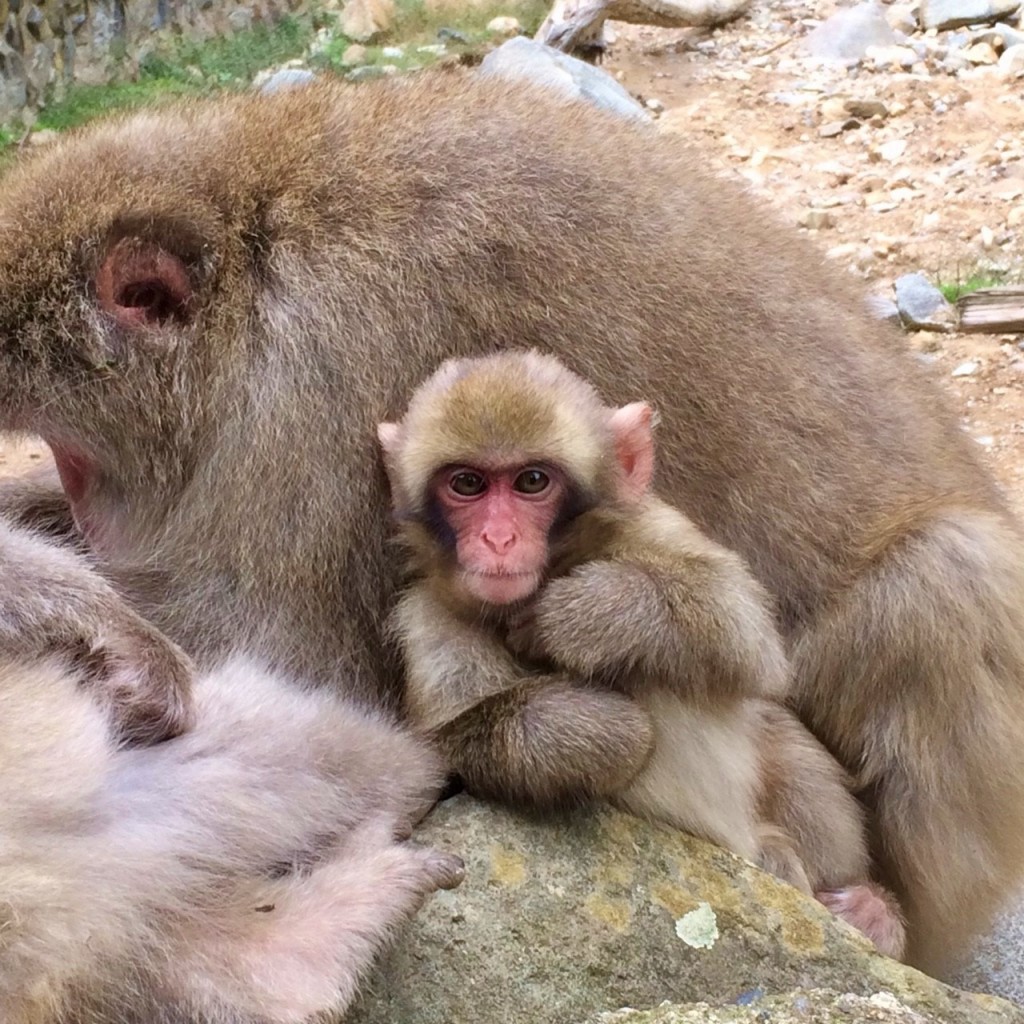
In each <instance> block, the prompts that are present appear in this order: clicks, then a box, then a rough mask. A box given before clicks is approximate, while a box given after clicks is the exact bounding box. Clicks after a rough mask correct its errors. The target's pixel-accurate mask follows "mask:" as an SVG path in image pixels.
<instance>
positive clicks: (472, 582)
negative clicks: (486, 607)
mask: <svg viewBox="0 0 1024 1024" xmlns="http://www.w3.org/2000/svg"><path fill="white" fill-rule="evenodd" d="M433 490H434V496H435V498H436V499H437V503H438V505H439V507H440V510H441V513H442V515H443V516H444V519H445V522H446V523H447V524H448V526H449V527H450V528H451V530H452V532H453V533H454V534H455V554H456V562H457V563H458V569H457V582H458V584H459V585H460V586H462V587H463V588H464V589H465V590H466V592H467V593H469V594H470V595H472V596H473V597H475V598H476V599H477V600H479V601H484V602H485V603H487V604H494V605H504V604H511V603H512V602H513V601H521V600H523V599H525V598H527V597H529V596H530V595H531V594H533V593H534V592H535V591H536V590H537V588H538V587H539V586H540V585H541V583H542V582H543V579H544V572H545V570H546V569H547V565H548V557H549V556H548V535H549V534H550V532H551V528H552V526H553V525H554V523H555V522H556V520H557V519H558V517H559V513H560V512H561V511H562V509H563V508H564V506H565V504H566V500H567V498H568V493H569V487H568V483H567V481H566V479H565V476H564V474H563V473H562V472H561V471H560V470H558V469H556V468H554V467H553V466H546V465H519V466H502V467H494V468H484V467H482V466H449V467H447V468H446V469H444V470H442V471H441V472H440V473H438V474H437V476H436V477H435V478H434V483H433Z"/></svg>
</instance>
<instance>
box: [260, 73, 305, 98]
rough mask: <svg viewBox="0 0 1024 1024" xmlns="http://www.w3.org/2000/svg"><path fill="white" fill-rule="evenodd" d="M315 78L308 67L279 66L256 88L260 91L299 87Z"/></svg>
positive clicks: (278, 90) (268, 92)
mask: <svg viewBox="0 0 1024 1024" xmlns="http://www.w3.org/2000/svg"><path fill="white" fill-rule="evenodd" d="M315 80H316V75H315V74H313V72H312V71H310V70H309V68H279V69H278V70H277V71H275V72H274V73H273V74H272V75H271V76H270V77H269V78H267V80H266V81H264V82H262V83H261V84H260V85H259V86H258V88H259V91H260V92H262V93H266V94H268V95H269V94H270V93H275V92H280V91H281V90H282V89H300V88H302V87H303V86H305V85H309V83H310V82H313V81H315Z"/></svg>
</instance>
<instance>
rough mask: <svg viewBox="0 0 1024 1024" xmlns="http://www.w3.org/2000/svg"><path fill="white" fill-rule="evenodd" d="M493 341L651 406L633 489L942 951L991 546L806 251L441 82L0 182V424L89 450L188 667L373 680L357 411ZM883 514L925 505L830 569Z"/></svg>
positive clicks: (130, 129) (380, 609) (972, 881)
mask: <svg viewBox="0 0 1024 1024" xmlns="http://www.w3.org/2000/svg"><path fill="white" fill-rule="evenodd" d="M126 237H129V238H131V237H142V238H144V239H146V240H149V241H150V242H151V243H152V244H155V245H157V246H159V247H162V248H163V249H166V250H167V251H169V252H171V253H173V254H175V255H176V256H177V257H178V258H180V259H181V260H182V261H183V262H184V265H185V266H187V268H188V275H189V280H190V281H191V282H192V293H191V296H190V298H189V300H188V302H186V303H184V304H182V305H180V306H179V307H178V308H177V309H176V311H175V316H173V317H170V318H168V319H167V320H166V321H165V322H164V323H163V324H162V325H159V326H151V327H144V328H140V329H138V330H137V331H134V332H132V331H123V330H119V329H114V328H113V327H112V326H111V324H110V323H109V322H108V321H107V320H106V319H105V318H104V317H103V316H101V315H100V314H99V313H98V311H97V306H96V299H95V294H96V293H95V284H96V278H97V273H98V270H99V268H100V266H101V265H102V263H103V261H104V259H105V258H107V257H108V255H109V253H110V252H111V250H112V247H113V246H114V245H115V243H116V242H117V241H118V240H119V239H121V238H126ZM509 345H525V346H537V347H540V348H543V349H545V350H547V351H550V352H553V353H555V354H556V355H558V356H559V357H560V358H562V359H563V360H564V361H565V362H566V363H567V364H568V365H569V366H570V368H573V369H576V370H578V371H580V372H581V373H583V374H584V375H585V376H586V377H587V378H588V379H590V380H592V381H593V382H594V383H595V384H596V385H597V386H598V388H599V389H600V390H601V392H602V393H603V394H604V395H606V396H607V397H608V399H609V400H611V401H614V402H621V401H625V400H628V399H629V398H631V397H633V396H635V395H640V394H642V395H646V396H648V397H649V398H650V399H651V400H652V401H653V402H654V403H655V404H656V406H657V407H658V409H659V410H660V412H661V415H662V418H663V422H662V427H661V431H660V435H659V436H660V448H661V451H662V452H663V454H664V458H663V460H662V465H661V469H660V475H659V491H660V492H661V493H663V494H664V495H665V496H666V497H667V498H668V499H669V500H670V501H671V502H672V503H673V504H676V505H678V506H679V507H680V508H682V509H683V510H684V511H685V513H686V514H687V516H688V517H689V518H691V519H692V520H693V522H694V523H695V525H696V526H697V528H698V529H699V530H701V531H702V532H703V533H705V534H706V535H708V536H709V537H711V538H712V539H714V540H715V541H716V542H718V543H720V544H722V545H723V546H724V547H726V548H728V549H731V550H735V551H736V552H738V553H739V554H740V555H741V556H742V557H743V558H745V559H746V560H747V562H748V563H749V565H750V567H751V569H752V570H753V573H754V575H755V576H756V577H757V578H758V579H759V580H760V582H761V583H762V584H763V585H764V586H765V588H766V589H767V590H768V591H769V593H770V594H771V595H772V597H773V598H774V599H775V602H776V606H777V608H778V621H779V625H780V627H781V629H782V631H783V633H784V636H785V639H786V641H787V643H788V644H789V645H791V646H792V648H793V651H794V656H795V670H796V673H795V696H796V700H797V702H798V705H799V708H800V711H801V713H802V714H803V715H804V716H806V718H807V719H808V720H809V721H810V722H811V723H812V725H813V727H814V728H815V730H816V731H817V734H818V736H819V738H821V739H823V740H824V741H825V742H826V744H827V745H828V747H829V749H830V750H832V752H833V753H835V754H836V755H837V756H839V757H840V758H841V760H842V762H843V764H844V766H845V767H846V768H847V769H848V770H850V771H851V772H853V773H855V774H856V775H857V777H858V779H860V780H861V781H862V782H863V784H864V791H865V794H866V796H867V797H868V798H869V799H870V800H871V802H872V808H873V812H874V816H873V821H872V829H873V831H874V834H875V836H876V838H877V844H878V846H879V848H880V849H882V850H884V851H885V854H886V863H887V866H888V870H889V879H890V881H891V882H892V883H893V884H894V885H895V886H896V887H897V889H898V890H899V892H900V894H901V896H902V897H904V898H905V900H906V902H907V906H908V908H909V912H910V924H911V934H912V936H913V948H912V950H911V957H912V959H913V960H914V962H916V963H918V964H919V965H921V966H925V967H927V968H929V969H932V970H941V969H944V968H946V967H948V965H949V964H950V962H951V961H952V960H954V959H955V958H956V957H957V956H958V955H960V954H962V953H963V952H964V950H965V948H966V945H967V943H968V942H969V938H970V935H971V934H972V933H973V932H974V931H975V930H977V929H979V928H983V927H985V925H986V924H987V923H988V922H989V921H990V920H991V917H992V914H993V911H994V909H995V908H996V906H998V905H999V904H1000V902H1001V901H1002V900H1003V899H1004V898H1005V896H1006V894H1007V893H1008V892H1010V891H1011V889H1012V888H1013V887H1014V886H1015V885H1016V884H1017V881H1018V879H1019V878H1020V874H1021V870H1022V864H1024V856H1022V852H1024V743H1022V742H1021V740H1022V732H1024V728H1022V722H1024V690H1022V679H1024V613H1022V594H1021V590H1022V580H1024V564H1022V559H1021V551H1022V545H1021V537H1020V533H1019V529H1018V527H1017V526H1016V524H1014V523H1013V522H1012V521H1011V520H1010V518H1009V516H1008V514H1007V511H1006V509H1005V506H1004V504H1003V502H1002V500H1001V498H1000V497H999V495H998V494H997V492H996V490H995V488H994V486H993V485H992V483H991V481H990V479H989V477H988V475H987V474H986V473H985V472H984V471H983V470H982V469H981V467H980V465H979V462H978V456H977V453H976V451H975V449H974V448H973V447H972V444H971V442H970V440H969V438H967V437H965V436H964V434H963V432H962V431H961V430H960V429H959V425H958V423H957V421H956V418H955V417H954V416H953V415H951V414H950V413H949V412H948V411H947V410H946V408H945V406H944V403H943V402H942V400H941V397H940V395H939V393H938V389H937V388H936V386H935V385H934V384H933V383H932V382H931V381H930V380H928V379H927V378H926V371H925V370H924V369H923V368H922V367H920V366H918V365H917V364H916V362H915V361H914V360H913V359H912V357H911V356H910V355H909V354H908V353H907V352H906V351H905V350H904V348H903V346H902V345H901V344H900V343H899V341H898V339H897V337H896V335H895V333H893V332H892V330H891V329H890V328H888V327H886V326H884V325H880V324H877V323H872V322H871V321H870V320H869V318H868V317H867V316H866V315H865V313H864V311H863V301H862V294H861V292H860V290H859V289H858V288H857V287H856V286H855V285H854V284H853V283H852V282H849V281H847V280H846V279H845V277H844V276H843V275H842V274H840V273H839V272H838V271H834V270H833V269H832V268H830V267H829V266H828V265H827V263H826V261H824V260H822V258H821V255H820V252H819V251H818V250H817V249H816V248H815V247H814V246H813V245H811V244H810V243H808V242H806V241H803V240H801V239H799V238H798V237H797V236H796V233H795V232H792V231H790V230H789V229H786V228H785V227H783V226H782V225H781V224H780V223H779V222H778V220H777V219H776V218H774V217H773V216H771V215H770V214H768V213H766V212H765V211H764V210H763V209H761V208H759V207H758V204H757V201H756V200H755V199H754V198H753V197H751V196H749V195H746V194H744V193H743V190H742V188H740V187H738V186H737V185H735V184H733V183H731V182H727V181H722V180H718V179H717V178H715V177H713V176H712V175H710V174H709V173H708V172H707V171H706V160H705V158H704V157H703V156H702V155H701V154H700V153H699V152H695V151H692V150H690V149H688V148H687V147H686V146H685V145H684V144H683V143H682V142H681V141H680V140H679V139H678V138H671V137H667V136H666V137H652V136H651V134H650V133H647V132H638V131H636V130H635V129H634V128H633V127H632V126H630V125H628V124H624V123H620V122H619V121H617V120H616V119H615V118H614V117H613V116H611V115H609V114H606V113H603V112H601V111H598V110H594V109H590V108H588V107H587V106H585V105H582V104H578V103H572V102H566V101H564V100H562V99H561V98H559V97H555V96H551V95H548V94H546V93H544V92H543V91H541V90H537V89H532V88H529V87H527V86H524V85H522V84H520V83H518V82H517V83H509V82H506V81H503V80H499V79H491V80H488V81H483V80H471V79H470V78H468V77H460V76H455V75H445V74H440V73H439V74H426V73H425V74H423V75H419V76H416V77H415V80H409V81H401V82H384V83H372V84H368V85H366V86H362V87H360V88H359V89H351V88H349V87H347V86H343V85H337V86H334V85H329V84H324V85H317V86H313V87H311V88H309V89H305V90H299V91H295V92H281V93H278V94H276V95H273V96H241V97H231V98H227V99H221V100H217V101H214V102H200V101H197V102H194V103H187V104H183V105H182V106H180V107H175V108H171V109H168V110H164V111H161V112H159V113H140V114H134V115H131V116H128V117H124V118H121V119H117V120H114V121H112V122H109V123H107V124H105V125H102V126H98V127H95V128H91V129H89V130H87V131H85V132H83V133H81V134H79V135H78V136H76V137H72V138H69V139H67V140H66V141H61V142H60V143H58V144H57V145H55V146H52V147H47V149H46V151H45V152H39V153H35V154H33V155H31V156H30V157H29V158H28V159H27V160H26V162H25V164H24V166H23V167H19V168H16V169H14V170H13V171H11V172H10V173H8V174H7V175H6V176H5V178H4V180H3V182H2V183H0V423H2V424H3V426H5V427H9V428H20V429H24V430H33V431H37V432H40V433H42V434H43V436H44V437H46V438H48V439H49V440H51V441H55V442H59V441H61V440H62V439H63V440H66V441H68V440H70V441H74V442H76V443H78V444H80V445H81V446H83V447H85V448H87V449H88V450H89V451H90V452H92V453H93V454H94V456H95V457H96V458H97V459H98V460H99V461H100V463H101V464H102V469H103V472H102V474H101V475H100V476H99V477H98V479H97V481H96V483H95V488H94V490H95V493H94V494H93V496H92V501H91V504H90V509H91V513H92V515H93V516H94V517H95V520H96V523H97V526H96V527H94V529H93V536H94V537H96V538H97V540H95V541H94V542H93V546H94V549H95V550H96V551H97V552H98V553H99V554H100V555H101V556H102V558H103V561H104V564H105V569H106V571H109V572H112V573H114V572H118V573H119V572H124V571H128V574H129V576H132V574H133V573H138V572H142V571H143V570H144V571H145V572H146V573H150V572H152V573H156V574H158V578H159V579H160V581H161V585H160V587H159V588H158V589H157V590H156V591H155V592H153V593H152V594H151V595H149V596H147V597H146V599H145V600H142V601H139V603H138V607H139V608H140V609H142V610H143V612H144V613H145V614H147V615H148V616H150V617H152V618H153V620H154V621H155V622H157V624H158V625H160V626H161V627H163V628H165V629H166V630H167V631H168V632H169V633H170V635H171V636H172V637H173V638H174V639H175V640H176V641H178V642H179V643H181V644H182V645H183V646H184V647H185V649H186V650H187V651H188V652H189V653H190V654H191V655H192V656H193V657H195V658H197V659H198V661H199V662H200V664H203V663H205V662H207V661H208V660H209V659H210V658H211V657H214V656H216V655H218V654H223V653H224V652H225V651H227V650H229V649H232V648H234V647H236V646H238V644H239V643H242V644H243V645H244V644H252V645H253V648H254V649H257V650H258V651H259V652H262V653H264V654H265V655H266V656H267V658H268V659H269V660H270V661H271V662H272V663H273V664H276V665H286V666H287V665H292V666H294V667H295V668H296V670H297V671H298V672H299V674H301V675H303V676H308V677H309V678H311V679H317V680H320V681H322V682H328V681H332V680H335V679H343V680H344V681H345V682H344V685H345V686H346V687H347V688H348V689H349V691H350V692H352V693H353V694H357V695H361V696H362V697H363V698H364V699H367V700H373V701H383V702H387V701H389V700H392V699H393V697H394V694H395V693H396V692H397V687H398V684H399V681H400V673H399V672H398V666H397V664H396V663H395V662H394V661H392V660H388V659H385V658H384V657H382V655H381V637H382V630H383V624H384V621H385V618H386V615H387V612H388V609H389V608H390V606H391V603H392V601H393V598H394V593H395V586H396V582H397V578H398V577H397V572H396V564H395V560H394V558H393V557H392V556H391V555H390V553H389V552H388V549H387V546H386V540H385V537H386V533H387V531H386V529H385V528H384V525H383V522H384V517H385V514H386V509H387V503H386V489H385V486H384V476H383V473H382V472H381V471H380V469H379V468H376V464H377V459H378V456H377V453H376V450H375V445H374V427H375V425H376V424H377V423H378V422H380V421H381V420H383V419H385V418H387V416H388V415H389V414H393V413H394V412H396V411H397V410H398V409H399V408H400V407H401V404H402V402H403V401H404V398H405V396H407V395H408V394H409V393H410V392H411V390H412V388H413V386H414V385H415V384H416V382H417V381H419V380H421V379H423V378H424V377H425V376H426V375H427V373H429V372H430V371H431V370H432V369H433V368H434V367H435V366H436V365H437V364H438V363H439V362H440V361H441V359H443V358H444V357H446V356H452V355H468V354H474V353H481V352H486V351H494V350H498V349H501V348H503V347H506V346H509ZM324 452H330V453H331V457H330V458H328V459H324V454H323V453H324ZM837 453H841V457H837ZM905 508H913V509H932V510H933V511H932V512H931V514H930V517H927V518H924V519H918V518H916V516H915V520H914V521H915V529H914V535H913V536H912V537H908V538H906V539H905V540H900V539H899V538H892V539H890V540H888V541H887V542H886V544H885V545H884V546H883V553H882V554H881V556H880V559H879V560H878V561H877V562H870V561H869V560H865V556H864V552H866V551H871V550H873V548H874V547H875V543H876V542H875V538H876V537H877V533H878V524H880V523H893V522H896V521H898V520H899V517H900V510H901V509H905ZM147 578H149V577H147ZM954 840H955V846H956V848H957V851H960V852H956V851H954V852H956V855H955V856H951V857H947V856H946V855H945V854H946V851H947V848H948V846H949V844H950V843H953V842H954ZM968 851H973V852H971V854H970V856H968Z"/></svg>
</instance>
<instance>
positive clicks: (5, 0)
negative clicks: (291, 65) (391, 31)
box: [0, 0, 302, 122]
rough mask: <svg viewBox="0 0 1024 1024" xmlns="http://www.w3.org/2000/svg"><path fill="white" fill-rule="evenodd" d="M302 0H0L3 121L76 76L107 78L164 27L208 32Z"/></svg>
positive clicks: (274, 13)
mask: <svg viewBox="0 0 1024 1024" xmlns="http://www.w3.org/2000/svg"><path fill="white" fill-rule="evenodd" d="M301 6H302V0H0V25H2V26H3V34H2V35H0V122H8V121H12V120H17V119H18V118H19V116H24V115H25V114H28V115H29V116H31V113H32V112H33V111H34V110H36V109H38V108H39V106H40V105H41V103H42V102H43V101H44V100H45V98H46V97H47V96H48V95H49V94H50V93H51V92H52V91H56V92H57V94H58V95H59V93H60V91H61V90H62V89H63V88H65V87H66V86H67V85H68V84H70V83H71V82H73V81H74V82H90V83H98V82H104V81H108V80H109V79H110V78H111V77H112V75H113V74H114V72H115V71H116V70H117V68H119V67H121V66H123V63H124V61H125V58H128V60H129V61H130V60H131V59H133V58H137V57H139V56H140V55H142V54H143V53H145V52H146V50H148V49H149V48H150V47H151V45H152V42H153V39H154V37H155V36H156V35H157V34H159V33H161V32H177V33H181V34H183V35H186V36H188V37H190V38H197V39H204V38H209V37H210V36H214V35H225V34H228V33H230V32H234V31H237V30H239V29H244V28H248V27H250V26H251V25H253V24H255V23H257V22H260V21H273V20H275V19H277V18H278V17H280V16H281V15H283V14H285V13H287V12H289V11H293V10H296V9H297V8H299V7H301Z"/></svg>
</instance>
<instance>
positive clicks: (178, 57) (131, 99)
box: [0, 0, 550, 169]
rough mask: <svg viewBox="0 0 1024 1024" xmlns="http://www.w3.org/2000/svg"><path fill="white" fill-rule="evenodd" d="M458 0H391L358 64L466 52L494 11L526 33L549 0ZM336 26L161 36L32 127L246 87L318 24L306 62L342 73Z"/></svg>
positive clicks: (295, 22)
mask: <svg viewBox="0 0 1024 1024" xmlns="http://www.w3.org/2000/svg"><path fill="white" fill-rule="evenodd" d="M465 2H466V3H467V7H466V8H464V9H459V8H458V7H456V6H454V4H456V3H458V0H453V7H452V8H450V9H446V10H443V11H438V10H436V9H433V8H428V6H427V4H426V2H425V0H396V12H395V24H394V26H393V28H392V29H391V31H389V32H388V33H387V35H386V37H383V38H381V39H378V40H374V44H375V45H373V46H368V47H367V48H366V57H365V61H363V62H362V63H366V64H369V65H376V66H378V67H380V66H382V65H386V64H391V65H394V66H395V67H397V68H398V69H399V70H402V71H405V70H412V69H414V68H419V67H426V66H427V65H429V64H432V63H434V62H436V61H437V60H438V59H440V58H441V57H443V56H445V55H447V54H465V53H473V52H475V51H477V50H479V49H481V48H482V47H483V46H484V45H485V44H488V43H491V42H494V41H495V40H494V38H493V36H492V35H491V34H490V33H489V32H488V31H487V23H488V22H489V21H491V19H492V18H495V17H497V16H498V15H513V16H514V17H516V18H517V19H518V20H519V23H520V25H521V26H522V28H523V30H524V31H526V32H528V33H530V34H532V33H533V32H535V31H536V29H537V27H538V26H539V25H540V23H541V21H542V20H543V19H544V16H545V15H546V14H547V11H548V6H549V3H550V0H516V4H515V5H514V6H510V5H509V3H508V0H484V2H483V3H482V4H481V5H480V6H477V7H469V6H468V3H469V2H470V0H465ZM336 26H337V16H336V15H334V14H328V13H324V12H319V11H313V12H312V13H310V14H307V15H302V16H289V17H285V18H282V19H281V21H279V22H278V23H277V24H275V25H273V26H267V25H262V24H260V25H255V26H253V27H252V28H251V29H248V30H245V31H240V32H235V33H233V34H232V35H229V36H221V37H217V38H214V39H208V40H206V41H204V42H193V41H189V40H187V39H183V38H180V37H178V38H167V39H163V40H161V41H159V42H158V43H157V44H156V45H155V47H154V49H153V50H152V51H151V52H150V53H149V54H147V55H146V56H145V57H144V58H143V59H142V60H141V61H140V62H139V64H138V67H137V68H135V69H133V70H132V73H131V76H130V77H129V76H128V74H127V67H126V68H125V73H124V74H123V76H122V78H121V80H118V79H117V77H116V69H115V80H114V81H112V82H111V83H110V84H106V85H72V86H70V87H69V88H68V89H67V90H66V92H64V93H63V94H62V95H61V96H59V97H57V96H55V97H53V98H52V99H51V101H50V102H49V103H48V104H47V105H46V107H45V108H43V109H42V110H41V111H40V112H39V115H38V117H37V119H36V123H35V127H36V128H38V129H48V130H52V131H64V130H66V129H68V128H76V127H78V126H79V125H83V124H85V123H87V122H88V121H91V120H93V119H94V118H97V117H100V116H102V115H104V114H109V113H111V112H113V111H117V110H131V109H137V108H140V107H147V106H152V105H154V104H158V103H160V102H161V101H163V100H165V99H168V98H172V97H176V96H195V95H205V94H209V93H213V92H218V91H222V90H225V89H243V88H246V87H248V85H249V83H250V82H251V81H252V79H253V76H254V75H255V74H256V73H257V72H259V71H262V70H264V69H265V68H269V67H274V66H275V65H279V64H283V63H285V62H286V61H289V60H293V59H295V58H297V57H303V56H304V55H306V54H307V53H308V52H309V49H310V44H311V43H313V41H314V39H315V38H316V35H317V30H318V29H322V28H326V29H327V30H328V32H327V42H326V44H321V43H318V45H317V47H316V48H315V54H314V55H313V56H311V57H310V58H309V63H310V64H311V65H312V66H314V67H319V68H321V69H327V70H333V71H338V72H345V71H349V70H351V69H350V68H348V67H346V65H345V64H344V62H343V61H342V55H343V54H344V52H345V50H347V49H348V47H349V46H350V45H351V43H352V40H350V39H347V38H346V37H345V36H344V35H342V34H341V33H340V32H339V31H338V30H337V27H336ZM446 30H447V31H446ZM440 43H444V47H445V49H444V52H442V53H437V52H434V51H433V49H432V48H435V47H437V46H438V44H440ZM388 47H401V49H402V53H401V55H396V54H395V53H394V52H393V51H392V52H387V53H386V52H385V50H386V49H387V48H388ZM421 47H425V48H426V49H420V48H421ZM23 135H24V130H23V129H21V128H19V127H17V126H11V127H0V169H2V167H3V166H4V165H5V164H6V163H8V162H9V161H10V159H11V157H12V155H13V145H14V144H15V143H16V142H17V141H18V140H19V139H20V138H21V137H22V136H23Z"/></svg>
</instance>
